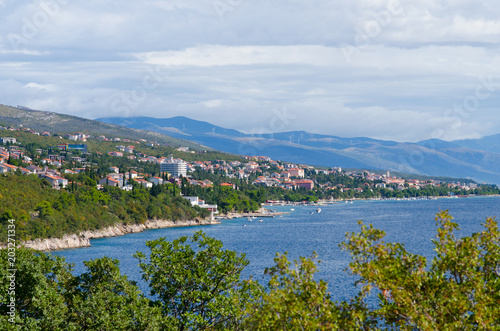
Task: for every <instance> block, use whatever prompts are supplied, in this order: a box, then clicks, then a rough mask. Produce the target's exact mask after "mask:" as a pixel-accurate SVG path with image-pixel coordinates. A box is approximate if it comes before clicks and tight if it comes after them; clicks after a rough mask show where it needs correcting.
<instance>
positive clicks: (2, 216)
mask: <svg viewBox="0 0 500 331" xmlns="http://www.w3.org/2000/svg"><path fill="white" fill-rule="evenodd" d="M94 176H95V173H94V172H90V171H88V172H87V173H82V174H80V175H78V179H79V181H78V183H81V184H76V182H73V184H71V185H70V186H68V187H67V188H66V189H61V190H54V189H52V188H51V186H50V185H49V183H48V182H47V181H45V180H41V179H38V178H37V177H36V176H34V175H27V176H17V175H8V176H4V175H0V242H4V243H5V242H6V238H7V228H8V224H7V220H9V219H15V220H16V221H17V232H16V234H17V236H18V239H20V240H29V239H34V238H50V237H57V238H60V237H62V236H63V235H64V234H68V233H78V232H80V231H84V230H97V229H100V228H103V227H107V226H113V225H115V224H141V223H144V222H145V221H146V220H147V219H167V220H173V221H178V220H193V219H196V218H206V217H208V214H209V212H208V211H207V210H204V209H201V208H199V207H192V206H191V204H190V202H189V201H188V200H186V199H183V198H182V197H181V196H180V195H179V193H180V192H179V190H175V189H174V185H173V184H170V183H168V184H164V185H161V186H160V187H157V188H155V189H154V190H149V189H146V188H143V187H142V186H141V185H138V184H134V188H133V190H132V191H130V192H126V191H123V190H121V189H119V188H117V187H111V186H106V187H104V189H103V190H102V191H99V190H97V188H96V182H95V180H94V179H93V178H94Z"/></svg>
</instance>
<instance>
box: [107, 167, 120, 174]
mask: <svg viewBox="0 0 500 331" xmlns="http://www.w3.org/2000/svg"><path fill="white" fill-rule="evenodd" d="M109 171H111V172H114V173H115V174H118V173H120V168H118V167H109Z"/></svg>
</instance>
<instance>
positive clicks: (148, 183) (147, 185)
mask: <svg viewBox="0 0 500 331" xmlns="http://www.w3.org/2000/svg"><path fill="white" fill-rule="evenodd" d="M135 182H136V183H139V184H141V185H142V186H144V187H146V188H151V187H153V183H151V182H148V181H147V180H144V179H136V180H135Z"/></svg>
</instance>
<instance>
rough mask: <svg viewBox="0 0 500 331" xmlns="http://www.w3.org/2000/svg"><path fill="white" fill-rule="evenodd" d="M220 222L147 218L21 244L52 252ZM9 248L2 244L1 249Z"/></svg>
mask: <svg viewBox="0 0 500 331" xmlns="http://www.w3.org/2000/svg"><path fill="white" fill-rule="evenodd" d="M217 224H220V222H218V221H217V220H214V221H210V220H187V221H176V222H174V221H168V220H147V221H146V222H145V223H144V224H116V225H114V226H110V227H107V228H103V229H99V230H87V231H82V232H80V233H78V234H75V233H74V234H65V235H63V237H62V238H44V239H41V238H38V239H33V240H27V241H21V243H20V245H23V246H25V247H27V248H31V249H34V250H37V251H41V252H50V251H57V250H63V249H73V248H84V247H90V246H91V245H90V240H91V239H101V238H111V237H118V236H123V235H126V234H130V233H139V232H143V231H145V230H152V229H165V228H177V227H190V226H203V225H217ZM4 248H7V247H6V246H4V245H0V249H4Z"/></svg>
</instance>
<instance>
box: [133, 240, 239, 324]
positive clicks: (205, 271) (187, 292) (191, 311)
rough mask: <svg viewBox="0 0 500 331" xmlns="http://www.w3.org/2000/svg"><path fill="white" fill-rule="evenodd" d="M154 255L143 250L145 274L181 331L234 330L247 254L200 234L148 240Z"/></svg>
mask: <svg viewBox="0 0 500 331" xmlns="http://www.w3.org/2000/svg"><path fill="white" fill-rule="evenodd" d="M146 245H147V246H148V247H149V248H150V250H151V254H150V256H149V259H147V258H146V256H145V255H144V254H143V253H140V252H138V253H137V254H136V257H137V258H138V259H139V260H140V264H139V265H140V267H141V269H142V271H143V278H144V280H145V281H147V282H148V283H149V286H150V287H151V295H152V296H155V297H157V298H158V301H157V302H156V304H157V305H158V306H160V307H161V309H162V312H163V315H164V316H165V317H166V318H167V319H168V320H169V321H170V323H172V325H175V326H176V327H177V328H178V329H179V330H207V329H226V328H229V329H231V328H232V327H234V326H235V325H236V322H237V318H238V316H239V312H240V308H241V307H240V305H239V304H238V302H239V301H240V299H241V298H242V297H243V296H244V294H243V287H242V286H240V285H241V284H240V274H241V272H242V271H243V268H244V267H245V266H247V265H248V263H249V262H248V260H246V259H245V255H244V254H242V255H240V254H237V253H236V252H234V251H231V250H224V249H223V248H222V242H221V241H219V240H216V239H214V238H210V237H207V236H206V235H205V234H204V233H202V232H201V231H200V232H196V233H195V234H194V235H193V236H192V237H190V238H188V237H186V236H184V237H181V238H179V239H176V240H174V241H172V242H169V241H166V240H165V239H164V238H160V239H157V240H153V241H149V242H147V243H146Z"/></svg>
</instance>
